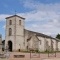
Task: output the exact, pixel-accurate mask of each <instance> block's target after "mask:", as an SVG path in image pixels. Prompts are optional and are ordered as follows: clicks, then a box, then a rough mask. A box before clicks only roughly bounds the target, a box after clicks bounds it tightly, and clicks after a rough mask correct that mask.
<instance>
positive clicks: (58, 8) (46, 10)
mask: <svg viewBox="0 0 60 60" xmlns="http://www.w3.org/2000/svg"><path fill="white" fill-rule="evenodd" d="M15 11H16V12H15ZM15 13H16V14H17V15H19V16H22V17H24V18H26V19H25V29H28V30H31V31H35V32H40V33H43V34H46V35H49V36H52V37H55V36H56V35H57V34H58V33H60V0H0V34H2V38H3V39H5V30H6V27H5V26H6V19H5V18H6V17H8V16H10V15H14V14H15Z"/></svg>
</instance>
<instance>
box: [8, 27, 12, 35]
mask: <svg viewBox="0 0 60 60" xmlns="http://www.w3.org/2000/svg"><path fill="white" fill-rule="evenodd" d="M11 35H12V29H11V28H9V36H11Z"/></svg>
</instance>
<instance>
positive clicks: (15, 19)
mask: <svg viewBox="0 0 60 60" xmlns="http://www.w3.org/2000/svg"><path fill="white" fill-rule="evenodd" d="M24 20H25V18H23V17H20V16H18V15H13V16H10V17H7V18H6V38H5V48H6V46H8V49H9V50H10V51H18V50H19V49H20V50H22V49H24Z"/></svg>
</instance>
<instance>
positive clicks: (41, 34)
mask: <svg viewBox="0 0 60 60" xmlns="http://www.w3.org/2000/svg"><path fill="white" fill-rule="evenodd" d="M25 30H26V29H25ZM26 31H28V32H31V33H34V34H36V36H41V37H46V38H51V39H54V40H57V41H60V40H59V39H57V38H53V37H51V36H48V35H45V34H43V33H39V32H34V31H30V30H26Z"/></svg>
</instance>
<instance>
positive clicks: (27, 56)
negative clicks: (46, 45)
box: [0, 52, 60, 60]
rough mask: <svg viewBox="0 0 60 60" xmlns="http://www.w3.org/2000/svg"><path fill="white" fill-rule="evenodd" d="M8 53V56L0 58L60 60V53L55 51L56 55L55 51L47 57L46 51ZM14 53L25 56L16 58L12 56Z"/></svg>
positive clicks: (3, 59)
mask: <svg viewBox="0 0 60 60" xmlns="http://www.w3.org/2000/svg"><path fill="white" fill-rule="evenodd" d="M8 55H9V56H8V57H6V58H0V60H60V53H56V57H55V53H53V54H49V57H48V54H46V53H40V54H36V53H22V52H9V53H8ZM14 55H24V56H25V57H23V58H21V57H20V58H19V57H18V58H16V57H14Z"/></svg>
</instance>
